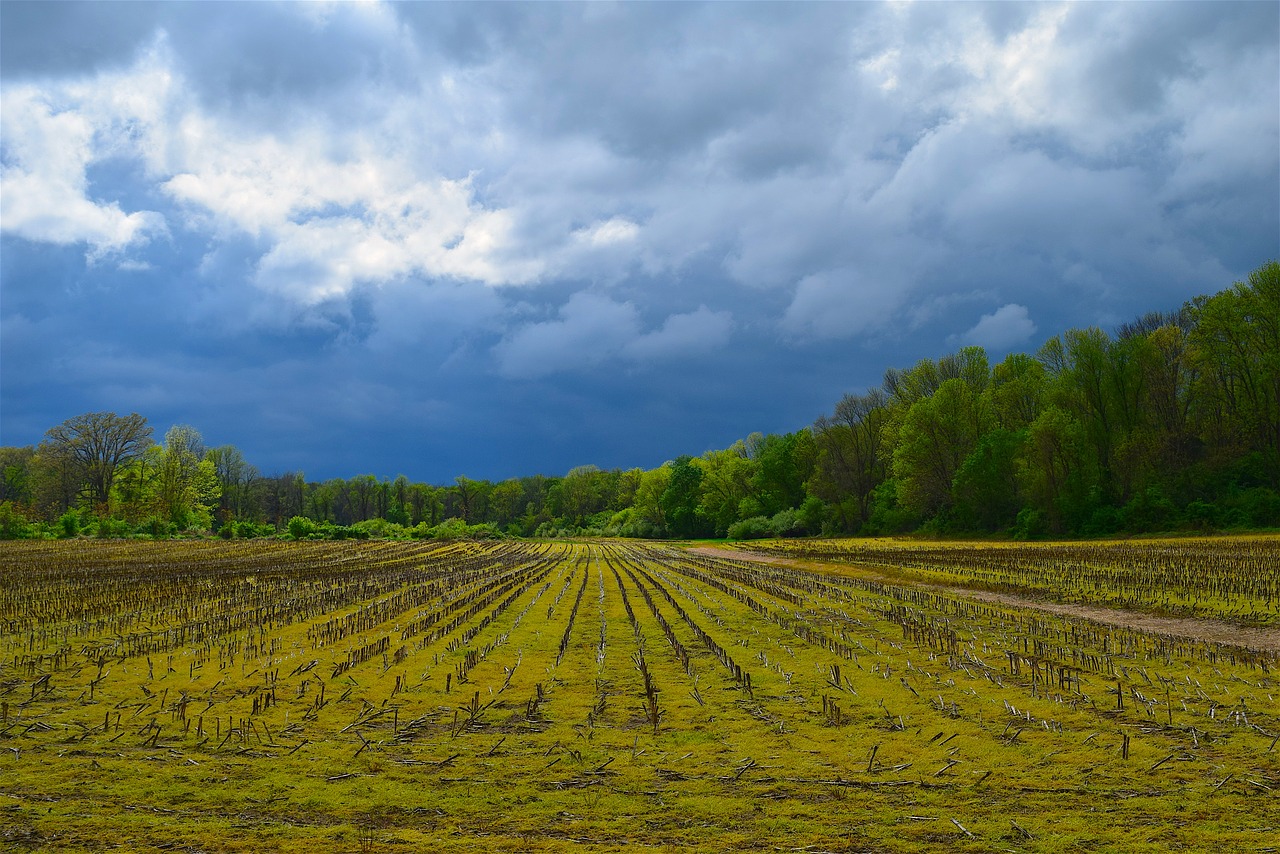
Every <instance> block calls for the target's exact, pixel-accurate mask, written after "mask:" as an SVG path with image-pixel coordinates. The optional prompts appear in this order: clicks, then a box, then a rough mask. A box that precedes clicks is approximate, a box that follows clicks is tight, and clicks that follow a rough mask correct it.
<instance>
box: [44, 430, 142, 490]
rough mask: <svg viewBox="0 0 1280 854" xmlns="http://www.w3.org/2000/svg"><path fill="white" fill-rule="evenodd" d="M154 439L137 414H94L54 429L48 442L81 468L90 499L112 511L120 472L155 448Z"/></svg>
mask: <svg viewBox="0 0 1280 854" xmlns="http://www.w3.org/2000/svg"><path fill="white" fill-rule="evenodd" d="M151 435H152V432H151V427H150V426H148V425H147V419H145V418H143V417H142V416H141V415H139V414H138V413H136V412H134V413H131V414H129V415H124V416H120V415H116V414H115V413H114V412H90V413H86V414H84V415H77V416H76V417H74V418H68V419H67V420H66V421H64V422H62V423H61V424H59V425H58V426H57V427H54V428H52V429H50V430H49V432H47V433H46V434H45V440H46V441H47V442H48V443H49V444H50V445H51V446H52V447H53V448H54V449H56V451H57V452H59V453H64V454H66V455H68V456H69V457H70V458H71V459H73V460H75V461H76V462H77V463H78V464H79V465H80V467H81V469H82V475H83V478H84V488H85V493H86V497H88V498H89V499H90V500H91V501H92V502H93V503H94V504H96V505H98V506H100V507H109V506H110V502H111V487H112V486H113V485H114V483H115V477H116V471H117V469H119V468H120V466H122V465H124V464H126V463H128V462H129V461H130V460H133V459H135V458H137V457H138V456H139V455H140V454H142V452H143V451H145V450H146V449H147V448H148V447H149V446H150V445H151V444H152V439H151Z"/></svg>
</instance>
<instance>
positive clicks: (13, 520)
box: [0, 501, 35, 540]
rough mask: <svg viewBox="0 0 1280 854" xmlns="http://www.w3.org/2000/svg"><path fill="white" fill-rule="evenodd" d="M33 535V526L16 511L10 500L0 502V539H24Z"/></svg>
mask: <svg viewBox="0 0 1280 854" xmlns="http://www.w3.org/2000/svg"><path fill="white" fill-rule="evenodd" d="M34 535H35V527H34V526H33V525H31V523H29V522H28V521H27V520H26V518H25V517H24V516H23V515H22V514H21V513H20V512H18V508H17V507H15V506H14V504H13V502H12V501H5V502H3V503H0V540H25V539H27V538H28V537H31V536H34Z"/></svg>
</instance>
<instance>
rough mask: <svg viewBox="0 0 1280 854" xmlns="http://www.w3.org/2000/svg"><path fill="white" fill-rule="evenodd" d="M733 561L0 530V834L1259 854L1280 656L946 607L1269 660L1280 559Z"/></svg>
mask: <svg viewBox="0 0 1280 854" xmlns="http://www.w3.org/2000/svg"><path fill="white" fill-rule="evenodd" d="M752 548H753V549H757V550H759V551H760V553H762V554H766V555H768V556H769V557H768V558H766V561H768V562H766V561H762V560H760V559H752V560H745V559H741V556H733V555H730V554H727V553H726V554H725V555H723V556H722V555H716V554H709V553H706V552H704V551H694V550H691V549H684V548H677V547H673V546H667V545H657V544H644V543H633V542H614V541H610V542H591V543H564V542H500V543H472V542H454V543H435V542H425V543H406V542H359V543H351V542H346V543H341V542H339V543H310V542H303V543H286V542H261V541H250V542H245V541H231V542H185V543H165V542H109V541H102V542H98V541H95V542H18V543H6V544H3V545H2V546H0V847H6V846H7V847H8V848H12V849H14V850H17V851H28V850H32V851H35V850H50V851H54V850H56V851H100V850H104V849H110V848H123V849H127V850H136V851H209V852H215V851H246V852H248V851H262V850H281V851H325V852H329V851H351V852H362V851H388V852H390V851H419V850H434V851H449V850H454V851H476V850H498V851H502V850H506V851H526V850H561V849H569V848H573V849H575V850H584V851H615V850H622V849H623V848H627V849H628V850H636V849H641V850H643V849H646V848H651V849H661V850H682V849H692V850H707V851H719V850H734V849H736V850H761V851H774V850H786V851H790V850H805V851H917V850H918V851H930V850H958V851H992V850H998V851H1046V852H1048V851H1063V850H1097V851H1150V852H1156V851H1160V852H1164V851H1171V850H1187V851H1204V850H1222V851H1262V850H1277V847H1278V846H1280V793H1278V791H1277V790H1280V744H1278V742H1280V700H1278V699H1277V694H1280V684H1277V674H1276V669H1277V667H1278V666H1280V651H1278V650H1277V649H1276V646H1275V645H1274V644H1266V643H1263V644H1253V643H1243V642H1242V641H1240V640H1238V639H1237V640H1236V642H1234V643H1223V642H1213V641H1209V640H1205V639H1204V638H1203V637H1196V636H1194V633H1191V634H1186V635H1184V636H1172V635H1168V634H1160V633H1155V632H1151V631H1140V630H1137V629H1135V628H1129V627H1125V626H1123V625H1113V624H1106V623H1101V622H1096V621H1089V620H1084V619H1080V618H1078V617H1074V616H1070V615H1062V614H1054V613H1048V612H1046V611H1044V610H1042V609H1040V608H1036V607H1033V605H1031V604H1021V600H1019V601H1018V602H1015V601H1013V600H1012V599H1006V600H1002V601H991V600H990V599H985V600H984V599H980V598H975V597H974V596H971V595H969V594H967V593H966V592H965V591H963V590H957V589H953V588H958V587H976V588H978V589H980V590H983V591H987V592H998V593H1002V594H1017V595H1018V596H1019V597H1023V598H1026V597H1031V596H1038V597H1043V598H1046V599H1049V600H1053V601H1056V602H1078V603H1093V604H1101V605H1105V606H1110V607H1113V608H1116V607H1125V608H1130V609H1141V610H1144V611H1148V612H1155V613H1163V614H1168V615H1175V616H1180V617H1183V618H1184V622H1191V621H1192V620H1193V619H1194V618H1199V617H1216V618H1219V619H1224V620H1229V621H1231V622H1232V623H1235V624H1243V625H1249V626H1251V627H1252V630H1253V631H1254V632H1256V633H1260V634H1256V635H1254V636H1253V637H1266V638H1270V637H1272V636H1274V634H1275V630H1274V628H1273V627H1274V626H1276V624H1277V615H1278V613H1280V601H1277V589H1278V588H1277V580H1278V576H1280V539H1276V538H1239V539H1217V540H1204V541H1169V542H1166V543H1160V542H1156V541H1148V542H1146V543H1145V544H1143V543H1135V544H1087V545H1066V544H1050V545H1043V546H1008V547H1003V546H996V547H992V546H990V545H979V544H969V545H964V544H961V545H956V544H948V545H946V546H938V545H932V544H907V545H903V544H890V543H863V544H858V543H846V544H840V543H834V542H831V543H824V542H804V543H796V542H788V543H777V544H768V543H763V544H753V546H752ZM1241 637H1242V638H1243V637H1246V636H1244V635H1242V636H1241ZM1251 646H1252V647H1253V648H1250V647H1251Z"/></svg>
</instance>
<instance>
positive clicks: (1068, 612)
mask: <svg viewBox="0 0 1280 854" xmlns="http://www.w3.org/2000/svg"><path fill="white" fill-rule="evenodd" d="M686 551H689V552H692V553H693V554H699V555H705V556H708V557H723V558H730V559H732V560H743V561H750V562H752V563H768V564H773V565H776V566H787V567H791V568H793V569H803V570H809V571H818V572H821V571H823V570H824V568H829V564H828V563H826V562H823V561H804V560H793V559H790V558H784V557H775V556H773V555H762V554H758V553H756V552H749V551H740V550H738V549H732V548H721V547H719V546H690V547H688V548H687V549H686ZM847 565H848V566H851V567H856V568H857V569H858V570H859V571H860V572H862V573H863V574H864V577H867V578H870V579H872V580H874V581H880V582H883V583H886V584H897V585H899V586H902V587H918V588H922V589H925V590H936V591H937V592H939V593H946V594H949V595H952V596H959V597H961V598H966V599H974V600H977V601H979V602H991V603H993V604H999V605H1010V606H1013V607H1017V608H1031V609H1033V610H1037V611H1044V612H1046V613H1050V614H1058V615H1061V616H1066V617H1079V618H1081V619H1085V620H1089V621H1091V622H1094V623H1101V624H1103V625H1108V626H1118V627H1120V628H1125V629H1134V630H1136V631H1141V632H1147V633H1149V634H1155V635H1165V636H1167V637H1177V638H1191V639H1193V640H1201V641H1207V642H1209V643H1218V644H1223V645H1226V646H1234V647H1241V648H1244V649H1249V650H1254V651H1265V652H1280V629H1269V628H1263V627H1261V626H1240V625H1236V624H1235V623H1229V622H1226V621H1225V620H1215V619H1211V618H1208V617H1163V616H1160V615H1158V614H1148V613H1146V612H1144V611H1132V610H1127V609H1124V608H1107V607H1104V606H1101V605H1084V604H1076V603H1066V602H1052V601H1048V600H1044V599H1032V598H1030V597H1026V596H1015V595H1013V594H1009V593H993V592H991V591H989V590H975V589H972V588H969V587H961V586H958V585H949V584H932V583H928V582H923V581H916V580H914V579H909V578H901V577H899V576H895V575H890V574H888V573H884V572H879V571H877V570H876V569H875V568H874V567H873V566H869V565H867V564H860V563H857V562H854V561H850V562H849V563H848V564H847Z"/></svg>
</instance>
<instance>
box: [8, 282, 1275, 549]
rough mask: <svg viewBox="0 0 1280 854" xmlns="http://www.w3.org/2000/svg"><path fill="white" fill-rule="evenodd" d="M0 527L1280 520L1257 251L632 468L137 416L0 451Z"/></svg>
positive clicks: (356, 533) (543, 530)
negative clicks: (437, 467)
mask: <svg viewBox="0 0 1280 854" xmlns="http://www.w3.org/2000/svg"><path fill="white" fill-rule="evenodd" d="M0 467H2V469H3V475H4V477H3V484H0V536H6V537H18V536H74V535H78V534H82V533H96V534H99V535H104V536H123V535H135V536H137V535H142V536H170V535H173V534H175V533H180V532H199V533H209V532H216V533H218V534H220V535H221V536H225V537H250V536H264V535H271V536H277V535H279V536H292V537H295V538H307V537H314V538H340V537H370V536H374V537H459V536H473V537H474V536H494V537H496V536H522V537H528V536H534V537H551V536H565V535H574V536H576V535H605V536H623V537H649V538H660V537H680V538H687V537H726V536H727V537H730V538H735V539H737V538H750V537H763V536H804V535H813V534H894V533H904V532H911V531H920V532H925V533H933V534H967V533H972V534H1007V535H1011V536H1014V537H1019V538H1034V537H1041V536H1103V535H1108V534H1115V533H1126V532H1134V533H1136V532H1147V531H1166V530H1176V529H1188V530H1206V529H1224V528H1260V527H1274V526H1280V263H1276V262H1272V263H1269V264H1266V265H1264V266H1262V267H1260V268H1259V269H1258V270H1256V271H1254V272H1253V273H1252V274H1250V276H1249V277H1248V280H1247V281H1246V282H1241V283H1237V284H1236V285H1235V286H1233V287H1232V288H1230V289H1228V290H1225V291H1223V292H1221V293H1219V294H1217V295H1215V296H1212V297H1198V298H1196V299H1194V300H1191V301H1190V302H1188V303H1187V304H1186V305H1184V306H1183V307H1182V308H1181V309H1179V310H1178V311H1174V312H1167V313H1152V314H1147V315H1144V316H1143V317H1140V318H1138V319H1136V320H1134V321H1133V322H1131V323H1126V324H1124V325H1122V326H1120V327H1119V328H1118V329H1116V330H1114V332H1111V333H1108V332H1105V331H1103V330H1101V329H1098V328H1090V329H1073V330H1070V331H1068V332H1065V333H1063V334H1062V335H1059V336H1056V337H1054V338H1052V339H1050V340H1049V341H1048V342H1046V343H1045V344H1044V346H1043V347H1041V348H1040V350H1039V351H1038V352H1036V353H1034V354H1028V353H1016V354H1013V355H1010V356H1008V357H1007V358H1005V359H1004V360H1003V361H1001V362H1000V363H998V364H996V365H994V366H993V365H991V364H989V363H988V360H987V357H986V354H985V353H984V352H983V350H982V349H980V348H976V347H968V348H964V349H962V350H960V351H959V352H957V353H954V354H952V355H949V356H945V357H943V358H941V359H937V360H931V359H925V360H922V361H920V362H919V363H917V364H916V365H915V366H913V367H911V368H908V369H896V368H894V369H890V370H889V371H887V372H886V374H885V377H884V382H883V384H882V385H881V386H880V387H877V388H872V389H869V390H867V391H866V392H865V393H862V394H854V395H847V396H845V397H844V398H843V399H842V400H841V401H840V402H839V403H837V404H836V406H835V408H834V410H833V412H832V413H831V414H829V415H825V416H823V417H821V418H819V419H818V420H817V422H816V423H815V424H813V425H812V426H811V427H809V428H807V429H804V430H800V431H797V432H795V433H788V434H783V435H761V434H759V433H755V434H752V435H751V436H749V437H748V438H746V439H744V440H742V441H739V442H736V443H735V444H734V445H733V446H732V447H730V448H726V449H723V450H716V451H708V452H707V453H704V454H702V455H701V456H698V457H692V456H682V457H679V458H678V459H676V460H674V461H672V462H668V463H666V464H664V465H662V466H660V467H658V468H656V469H652V470H647V471H646V470H641V469H630V470H619V469H614V470H611V471H602V470H600V469H598V468H596V467H594V466H582V467H579V468H575V469H573V470H572V471H570V472H568V473H567V474H566V475H564V476H563V477H545V476H541V475H539V476H534V477H524V478H512V479H509V480H504V481H501V482H498V483H493V482H490V481H485V480H471V479H469V478H465V477H459V478H457V479H456V480H455V481H454V482H453V483H452V484H448V485H430V484H424V483H414V482H411V481H409V480H408V479H407V478H405V477H403V476H401V477H397V478H395V479H394V480H388V479H379V478H376V477H374V476H372V475H362V476H359V477H355V478H351V479H341V478H335V479H333V480H327V481H323V482H309V481H307V480H306V478H305V477H304V476H303V474H302V473H299V472H289V473H284V474H276V475H267V476H264V475H262V474H261V473H259V471H258V470H257V469H256V468H255V467H254V466H253V465H251V464H250V463H249V462H248V461H246V460H245V459H244V457H243V455H242V454H241V453H240V452H239V451H238V450H237V449H236V448H235V447H233V446H229V445H227V446H221V447H215V448H206V447H205V446H204V443H203V439H202V437H201V436H200V434H199V432H198V431H196V430H195V429H194V428H191V427H187V426H177V427H173V428H171V429H170V430H169V431H168V432H167V433H166V434H165V436H164V439H163V441H162V442H160V443H156V442H154V440H153V436H152V431H151V428H150V427H149V426H148V425H147V423H146V420H145V419H144V418H142V416H139V415H136V414H133V415H129V416H126V417H120V416H117V415H115V414H113V413H91V414H88V415H82V416H78V417H77V418H73V419H70V420H69V421H67V422H64V423H63V424H61V425H58V426H57V427H54V428H53V429H51V430H50V431H49V432H48V433H47V434H46V437H45V440H44V441H43V442H41V444H40V445H39V446H37V447H26V448H13V447H9V448H0Z"/></svg>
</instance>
